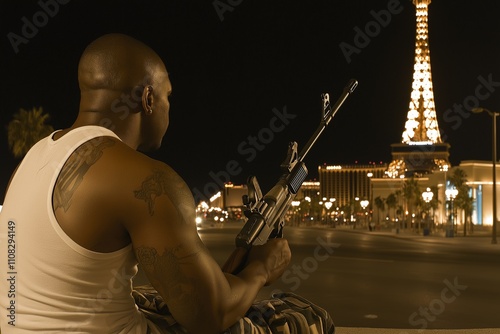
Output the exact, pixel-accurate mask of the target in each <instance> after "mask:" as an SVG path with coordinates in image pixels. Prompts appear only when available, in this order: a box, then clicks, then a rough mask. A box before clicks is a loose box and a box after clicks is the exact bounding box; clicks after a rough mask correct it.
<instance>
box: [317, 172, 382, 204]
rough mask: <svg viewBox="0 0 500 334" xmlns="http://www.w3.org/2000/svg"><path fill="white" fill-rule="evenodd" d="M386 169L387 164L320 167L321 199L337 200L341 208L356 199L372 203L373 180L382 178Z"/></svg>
mask: <svg viewBox="0 0 500 334" xmlns="http://www.w3.org/2000/svg"><path fill="white" fill-rule="evenodd" d="M386 169H387V164H378V165H375V164H369V165H336V166H333V165H323V166H319V167H318V174H319V183H320V197H322V198H323V197H324V198H335V202H336V205H337V206H339V207H342V206H344V205H349V204H350V203H351V202H352V201H353V200H355V199H356V198H357V199H358V200H360V199H366V200H368V201H370V203H371V202H372V187H371V179H372V178H382V177H383V176H384V173H385V171H386Z"/></svg>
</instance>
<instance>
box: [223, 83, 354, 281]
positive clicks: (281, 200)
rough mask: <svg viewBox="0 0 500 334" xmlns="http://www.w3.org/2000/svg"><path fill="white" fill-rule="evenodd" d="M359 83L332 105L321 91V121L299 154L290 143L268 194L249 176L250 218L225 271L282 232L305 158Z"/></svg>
mask: <svg viewBox="0 0 500 334" xmlns="http://www.w3.org/2000/svg"><path fill="white" fill-rule="evenodd" d="M357 85H358V82H357V81H356V80H355V79H351V80H350V81H349V83H348V84H347V86H346V87H345V88H344V91H343V93H342V95H341V96H340V98H339V99H338V100H337V102H336V103H335V105H334V106H333V107H332V106H331V105H330V100H329V96H328V94H323V95H322V97H323V110H322V117H321V122H320V125H319V126H318V128H317V129H316V131H315V132H314V134H313V135H312V137H311V138H310V139H309V141H308V142H307V144H306V145H305V147H304V148H303V149H302V151H301V152H300V155H299V154H298V151H297V143H296V142H291V143H290V144H289V147H288V154H287V157H286V159H285V160H284V161H283V163H282V164H281V165H280V167H281V169H282V171H283V174H282V176H281V177H280V179H279V180H278V182H277V183H276V185H274V187H272V188H271V190H269V192H268V193H266V195H265V196H262V192H261V190H260V186H259V184H258V182H257V178H256V177H255V176H252V177H250V178H249V179H248V182H247V183H248V195H246V196H243V204H244V205H245V207H246V208H247V209H246V210H245V212H244V213H245V216H246V217H247V221H246V223H245V225H244V226H243V228H242V229H241V231H240V232H239V233H238V235H237V236H236V239H235V242H236V249H235V250H234V251H233V253H232V254H231V256H230V257H229V258H228V259H227V261H226V262H225V263H224V265H223V266H222V270H223V271H224V272H227V273H232V274H237V273H239V272H240V271H241V269H243V267H244V266H245V263H246V260H247V257H248V252H249V251H250V249H251V247H252V246H253V245H263V244H265V243H266V242H267V240H269V238H278V237H281V236H282V234H283V226H284V224H285V222H284V217H285V214H286V212H287V210H288V208H289V207H290V205H291V203H292V201H293V199H294V198H295V196H296V195H297V192H298V191H299V189H300V187H301V186H302V183H303V182H304V180H305V178H306V177H307V167H306V165H305V164H304V162H303V159H304V157H305V156H306V155H307V153H308V152H309V150H310V149H311V147H312V146H313V145H314V143H315V142H316V140H317V139H318V137H319V136H320V135H321V133H322V132H323V130H324V129H325V128H326V126H327V125H328V124H329V123H330V121H331V119H332V118H333V116H335V114H336V113H337V111H338V110H339V109H340V106H341V105H342V104H343V103H344V101H345V100H346V99H347V97H348V96H349V94H351V93H352V92H353V91H354V89H355V88H356V87H357Z"/></svg>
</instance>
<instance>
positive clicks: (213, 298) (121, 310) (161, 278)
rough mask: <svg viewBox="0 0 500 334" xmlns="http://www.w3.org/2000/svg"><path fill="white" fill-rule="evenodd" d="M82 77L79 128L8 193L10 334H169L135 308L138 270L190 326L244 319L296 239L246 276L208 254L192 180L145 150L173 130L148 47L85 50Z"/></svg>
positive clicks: (65, 134) (27, 161) (46, 147)
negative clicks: (199, 227)
mask: <svg viewBox="0 0 500 334" xmlns="http://www.w3.org/2000/svg"><path fill="white" fill-rule="evenodd" d="M78 80H79V85H80V90H81V100H80V109H79V113H78V116H77V118H76V121H75V122H74V124H73V125H72V126H71V127H70V128H68V129H64V130H61V131H56V132H55V133H53V134H51V135H50V136H48V137H47V138H45V139H43V140H41V141H40V142H38V143H37V144H36V145H35V146H34V147H33V148H32V149H31V150H30V152H29V153H28V154H27V155H26V157H25V158H24V160H23V161H22V162H21V164H20V165H19V167H18V169H17V170H16V172H15V173H14V175H13V177H12V179H11V182H10V184H9V187H8V190H7V195H6V198H5V201H4V207H3V210H2V212H1V214H0V244H1V247H2V252H3V253H2V254H4V255H5V256H6V258H5V259H4V261H1V270H2V272H1V275H2V283H1V284H3V287H4V289H2V294H1V295H0V303H1V320H0V321H1V326H2V327H1V330H2V332H4V331H5V332H7V333H25V332H29V331H38V332H44V333H54V332H61V333H68V332H78V333H123V334H125V333H141V334H143V333H164V332H167V330H168V329H167V328H161V327H160V326H158V325H155V324H154V323H153V321H152V320H151V318H147V317H146V316H145V314H144V313H143V312H141V311H139V310H138V307H137V306H136V304H135V300H134V296H136V297H137V296H138V295H139V297H143V296H144V295H141V294H138V293H137V292H135V293H134V294H133V291H132V278H133V277H134V275H135V274H136V273H137V265H139V266H141V267H142V269H143V270H144V272H145V273H146V275H147V277H148V279H149V281H150V283H151V285H152V287H153V288H154V290H155V292H156V291H157V292H158V295H159V298H160V300H161V301H163V302H164V303H165V304H166V306H167V307H168V312H169V314H171V316H172V317H173V319H175V321H176V322H177V323H178V325H180V326H179V327H182V328H183V330H184V329H185V330H186V331H187V332H189V333H219V332H222V331H224V330H225V329H227V328H229V327H230V326H232V325H234V324H235V323H237V322H238V321H240V319H241V318H242V317H243V316H244V315H245V312H246V311H247V310H248V309H249V308H250V307H251V306H252V303H253V302H254V299H255V297H256V295H257V293H258V291H259V290H260V289H261V288H262V287H263V286H264V285H267V284H270V283H272V282H273V281H275V280H276V279H277V278H279V277H280V276H281V274H282V273H283V271H284V270H285V268H286V267H287V265H288V264H289V261H290V257H291V254H290V249H289V247H288V244H287V241H286V240H284V239H274V240H270V241H269V242H268V243H267V244H266V245H263V246H258V247H253V248H252V250H251V252H250V254H249V257H248V261H247V262H246V265H245V268H244V269H243V270H242V271H241V272H240V273H239V274H237V275H232V274H228V273H224V272H222V270H221V268H220V267H219V265H218V264H217V263H216V261H215V260H214V259H213V258H212V257H211V256H210V254H209V252H208V251H207V249H206V247H205V246H204V244H203V243H202V241H201V240H200V238H199V236H198V233H197V231H196V225H195V208H194V200H193V197H192V194H191V193H190V191H189V189H188V187H187V186H186V184H185V183H184V181H183V180H182V179H181V178H180V177H179V175H178V174H177V173H176V172H175V171H174V170H172V168H170V167H169V166H167V165H166V164H164V163H162V162H159V161H156V160H153V159H151V158H149V157H147V156H146V155H144V154H142V153H140V152H139V151H150V150H154V149H157V148H158V147H159V146H160V144H161V141H162V138H163V136H164V134H165V132H166V130H167V127H168V124H169V107H170V106H169V101H168V97H169V95H170V94H171V92H172V85H171V83H170V80H169V77H168V73H167V70H166V69H165V66H164V64H163V62H162V60H161V59H160V57H159V56H158V55H157V54H156V53H155V52H154V51H153V50H152V49H150V48H149V47H148V46H146V45H144V44H143V43H141V42H139V41H137V40H135V39H133V38H131V37H128V36H125V35H122V34H108V35H105V36H102V37H100V38H98V39H97V40H95V41H94V42H92V43H91V44H90V45H89V46H88V47H87V48H86V49H85V51H84V53H83V55H82V57H81V59H80V62H79V66H78ZM145 296H147V294H146V295H145ZM146 313H147V312H146ZM331 327H333V326H331Z"/></svg>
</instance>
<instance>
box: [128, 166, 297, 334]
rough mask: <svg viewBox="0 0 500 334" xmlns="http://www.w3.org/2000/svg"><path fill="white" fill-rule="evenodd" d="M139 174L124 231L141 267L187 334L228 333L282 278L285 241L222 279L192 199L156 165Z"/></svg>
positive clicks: (259, 250) (165, 169)
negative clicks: (262, 293)
mask: <svg viewBox="0 0 500 334" xmlns="http://www.w3.org/2000/svg"><path fill="white" fill-rule="evenodd" d="M137 174H142V175H141V176H142V177H141V178H137V181H138V182H137V184H136V186H135V187H134V189H131V190H130V198H129V202H128V203H127V204H128V205H127V207H128V210H126V211H127V214H128V218H127V220H126V228H127V230H128V232H129V234H130V237H131V239H132V243H133V247H134V249H135V252H136V255H137V259H138V261H139V263H140V265H141V266H142V268H143V270H144V271H145V273H146V275H147V277H148V278H149V280H150V282H151V284H152V285H153V287H154V288H155V289H157V291H158V292H159V293H160V294H161V295H162V297H163V298H164V299H165V301H166V303H167V305H168V307H169V310H170V311H171V312H172V315H173V316H174V318H175V319H176V320H177V321H178V322H179V323H180V324H181V325H183V326H184V327H185V328H186V329H188V330H189V331H190V332H193V333H201V332H203V333H212V332H213V333H218V332H220V331H222V330H224V329H226V328H227V327H229V326H230V325H232V324H233V323H235V322H236V321H237V320H238V319H239V318H240V317H242V316H243V315H244V313H245V312H246V311H247V310H248V308H249V307H250V306H251V304H252V302H253V301H254V299H255V297H256V295H257V293H258V291H259V290H260V289H261V288H262V286H263V285H265V284H268V283H270V282H272V281H274V280H275V279H277V278H278V277H280V276H281V274H282V273H283V271H284V269H285V268H286V266H287V265H288V263H289V261H290V250H289V248H288V244H287V242H286V240H273V241H271V242H269V243H268V244H266V245H264V246H259V247H255V250H252V252H251V253H250V256H249V261H248V263H247V266H246V267H245V269H243V270H242V271H241V272H240V273H239V274H238V275H237V276H234V275H231V274H227V273H223V272H222V270H221V268H220V266H219V265H218V264H217V262H216V261H215V260H214V259H213V258H212V257H211V255H210V254H209V252H208V250H207V248H206V247H205V245H204V244H203V242H202V241H201V240H200V238H199V235H198V233H197V230H196V225H195V208H194V201H193V197H192V195H191V193H190V191H189V189H188V187H187V186H186V184H185V183H184V181H183V180H182V179H181V178H180V177H179V175H177V173H175V172H174V171H173V170H172V169H171V168H169V167H168V166H166V165H165V164H162V163H159V162H156V161H155V162H151V163H149V164H145V165H144V167H143V168H141V169H140V172H139V173H137ZM139 180H140V181H139Z"/></svg>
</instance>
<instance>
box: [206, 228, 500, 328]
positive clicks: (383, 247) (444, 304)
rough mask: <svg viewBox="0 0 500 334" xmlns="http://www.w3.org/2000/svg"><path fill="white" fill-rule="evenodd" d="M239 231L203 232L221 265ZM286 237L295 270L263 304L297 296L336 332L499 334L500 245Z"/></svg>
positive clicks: (307, 234)
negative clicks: (494, 331) (283, 294)
mask: <svg viewBox="0 0 500 334" xmlns="http://www.w3.org/2000/svg"><path fill="white" fill-rule="evenodd" d="M241 226H242V225H241V224H239V223H226V224H225V226H224V227H223V228H214V227H210V226H208V227H205V228H201V229H200V230H199V233H200V236H201V238H202V240H203V241H204V242H205V244H206V245H207V246H208V248H209V249H210V251H211V252H212V255H213V256H214V258H215V259H216V260H217V261H218V262H219V263H220V264H221V265H222V263H224V261H225V259H226V258H227V256H228V255H229V253H230V252H231V251H232V249H233V244H234V236H235V235H236V234H237V232H238V231H239V229H240V228H241ZM285 237H286V238H287V239H288V240H289V243H290V245H291V249H292V257H293V260H292V263H291V265H290V267H289V269H288V270H287V271H286V272H285V274H284V275H283V277H282V278H281V279H280V280H279V281H278V282H276V283H275V284H273V285H272V286H270V287H266V288H264V290H263V291H262V293H261V294H260V295H259V299H262V298H267V297H268V296H269V295H270V293H271V292H272V291H274V290H278V291H292V292H294V293H297V294H299V295H302V296H303V297H306V298H308V299H309V300H311V301H313V302H315V303H316V304H318V305H321V306H322V307H324V308H325V309H326V310H328V311H329V312H330V314H331V315H332V317H333V319H334V322H335V324H336V326H338V327H369V328H399V329H402V328H403V329H409V330H412V331H411V332H413V330H417V329H424V328H425V329H471V328H500V317H498V312H499V311H500V302H499V301H498V298H499V297H500V284H499V282H500V245H492V244H491V242H490V239H488V238H487V237H467V238H463V237H455V238H444V237H434V236H429V237H412V236H404V237H403V236H402V235H385V234H380V233H375V232H372V233H371V232H367V231H365V232H362V233H360V232H359V231H348V230H342V229H331V228H314V227H313V228H311V227H300V228H299V227H286V230H285ZM398 333H404V331H398Z"/></svg>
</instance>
